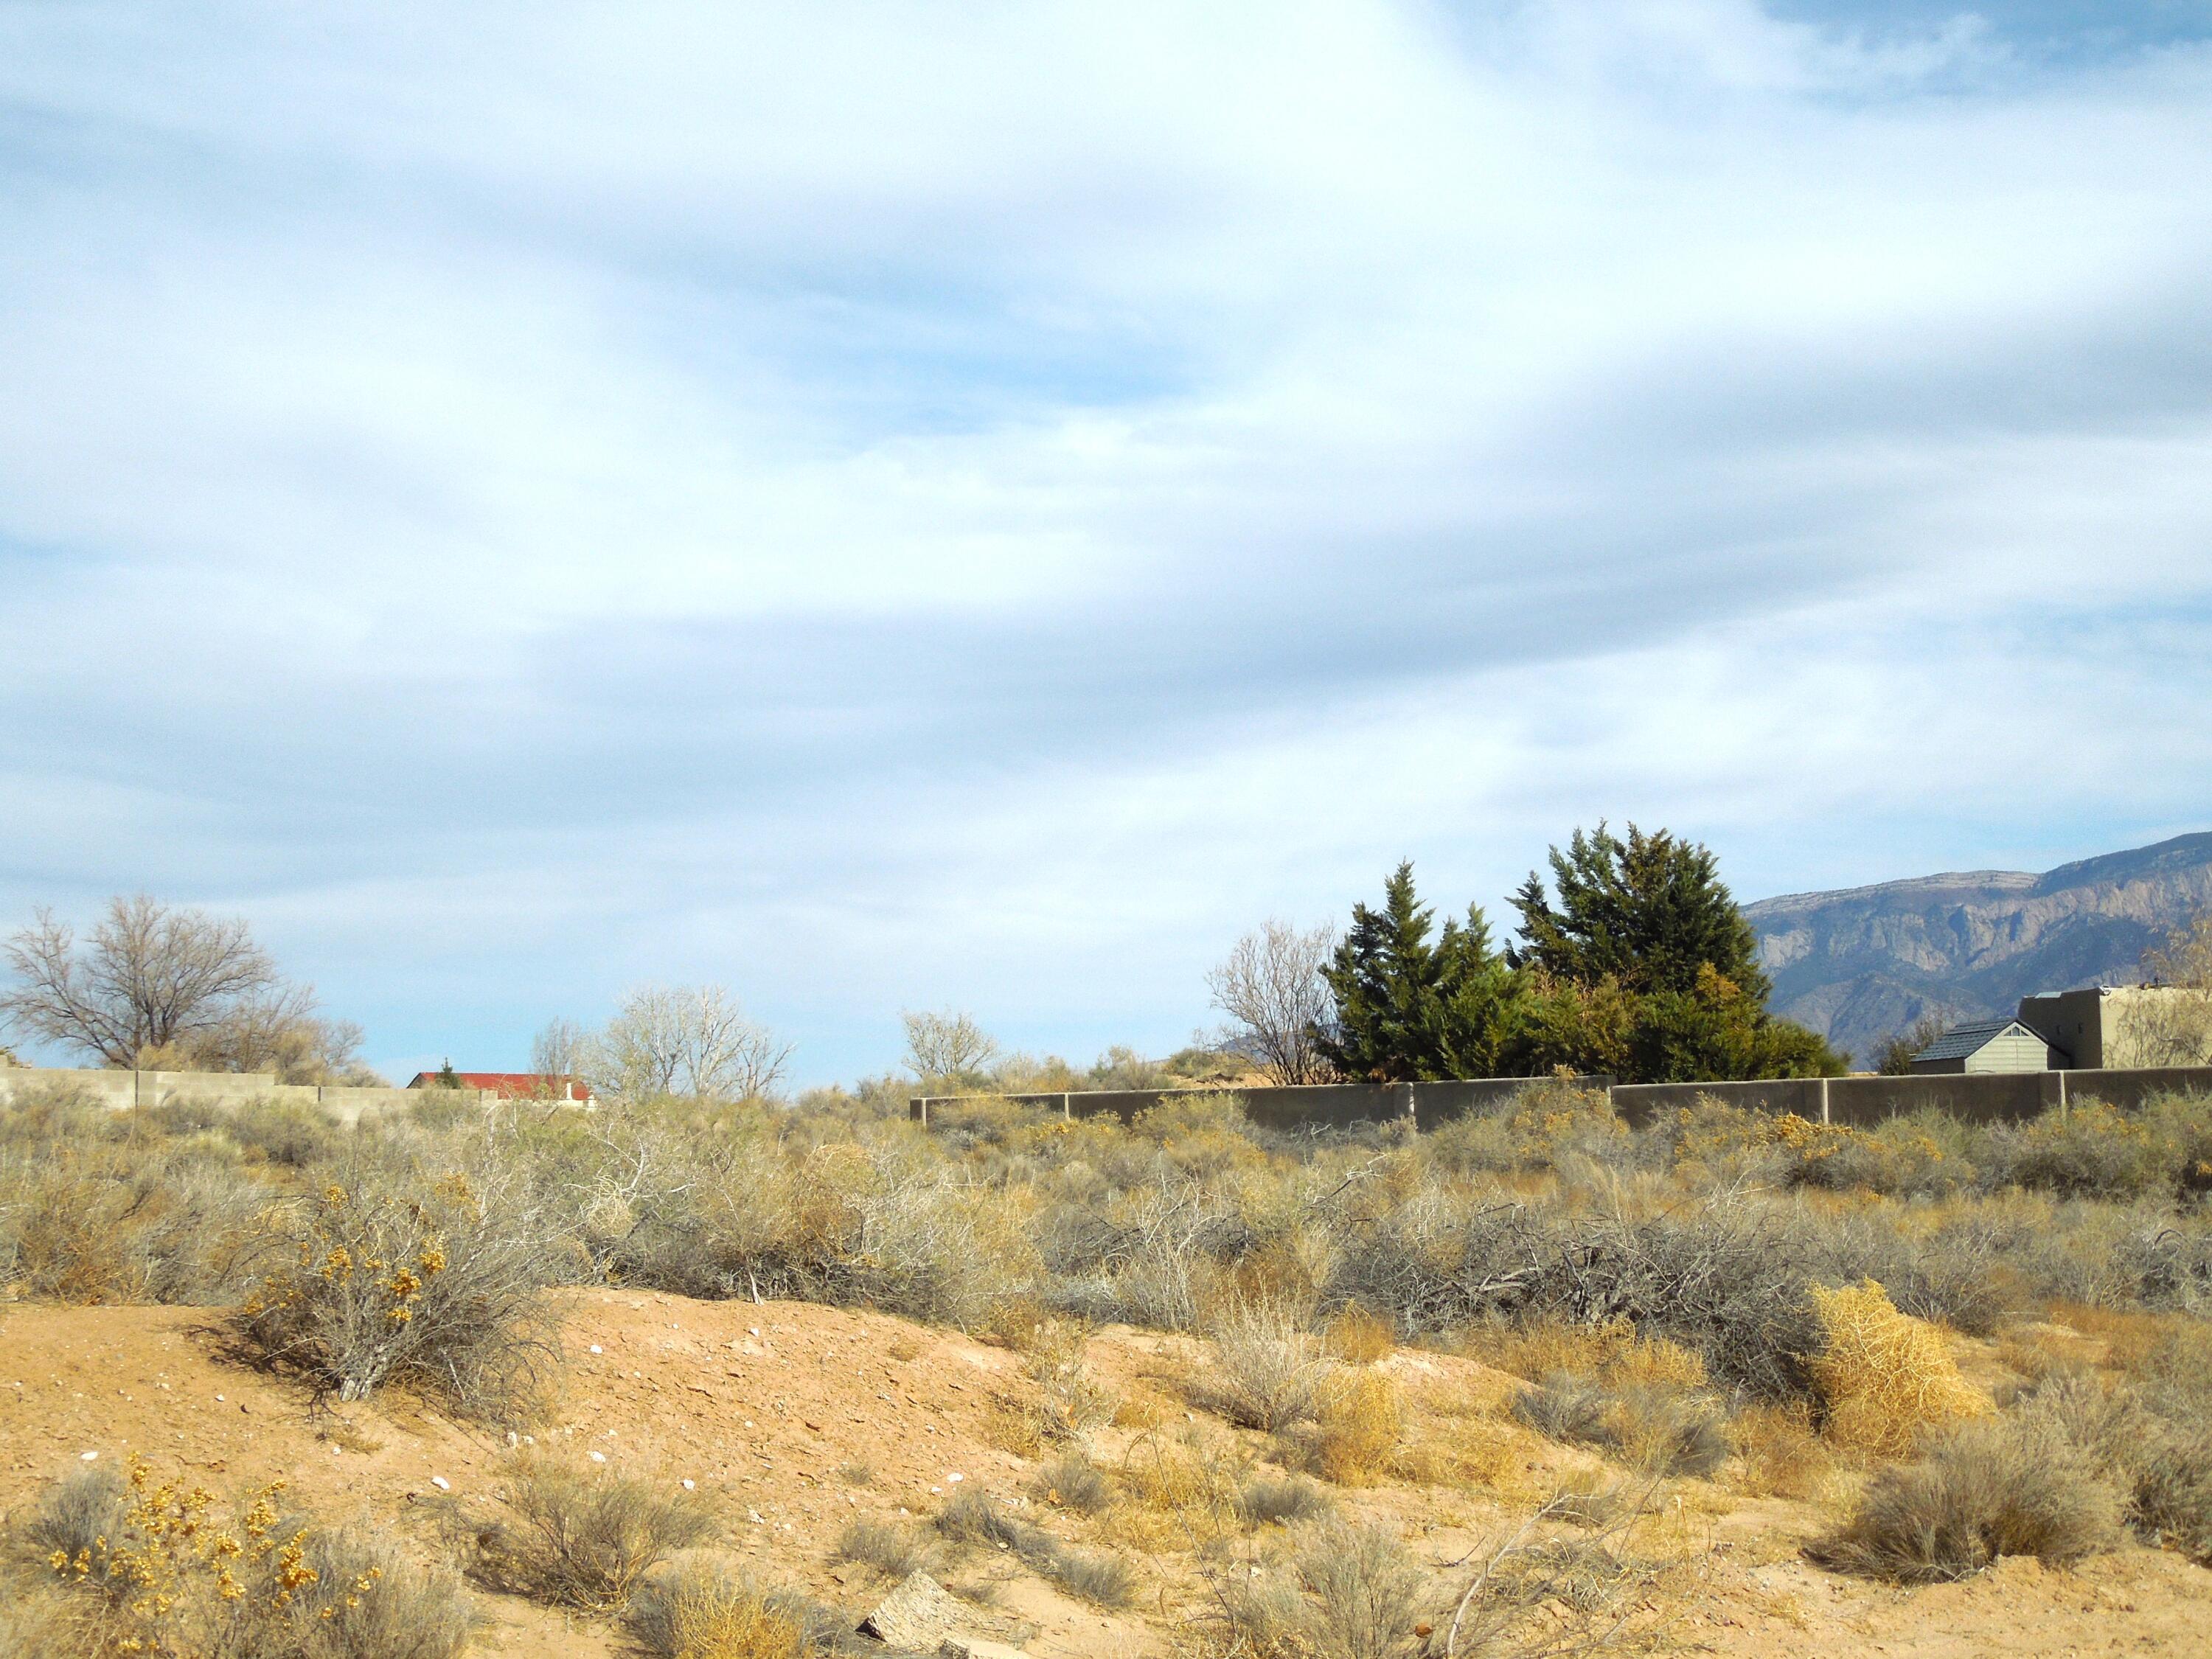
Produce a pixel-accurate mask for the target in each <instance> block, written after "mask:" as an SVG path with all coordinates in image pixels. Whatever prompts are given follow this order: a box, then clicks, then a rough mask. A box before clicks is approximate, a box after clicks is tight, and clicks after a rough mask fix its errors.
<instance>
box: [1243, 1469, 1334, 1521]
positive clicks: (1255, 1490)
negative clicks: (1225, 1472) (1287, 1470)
mask: <svg viewBox="0 0 2212 1659" xmlns="http://www.w3.org/2000/svg"><path fill="white" fill-rule="evenodd" d="M1335 1512H1336V1501H1335V1499H1334V1498H1331V1497H1330V1496H1329V1495H1328V1493H1327V1492H1324V1491H1322V1488H1321V1487H1320V1486H1317V1485H1316V1483H1314V1482H1313V1481H1311V1480H1305V1479H1304V1478H1303V1477H1301V1476H1298V1475H1295V1474H1294V1475H1290V1476H1287V1477H1285V1478H1283V1479H1280V1480H1278V1479H1276V1478H1274V1477H1273V1476H1271V1475H1264V1474H1262V1475H1255V1476H1254V1477H1253V1478H1252V1479H1251V1480H1247V1481H1246V1482H1245V1483H1244V1484H1243V1486H1241V1487H1239V1488H1238V1489H1237V1514H1238V1515H1239V1516H1242V1517H1243V1521H1244V1523H1245V1524H1246V1525H1247V1526H1252V1527H1263V1526H1266V1525H1267V1524H1268V1523H1270V1522H1273V1523H1275V1524H1277V1525H1281V1526H1290V1525H1292V1524H1295V1523H1297V1522H1302V1521H1319V1520H1322V1519H1325V1518H1327V1517H1328V1516H1332V1515H1334V1513H1335Z"/></svg>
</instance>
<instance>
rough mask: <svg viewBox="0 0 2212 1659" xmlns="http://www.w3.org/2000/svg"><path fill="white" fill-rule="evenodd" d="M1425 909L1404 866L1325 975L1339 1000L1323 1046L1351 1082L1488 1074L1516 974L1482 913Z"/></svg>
mask: <svg viewBox="0 0 2212 1659" xmlns="http://www.w3.org/2000/svg"><path fill="white" fill-rule="evenodd" d="M1435 927H1436V914H1435V912H1434V911H1433V910H1431V908H1429V907H1428V906H1426V905H1425V904H1423V903H1422V902H1420V898H1419V894H1418V893H1417V892H1416V891H1415V890H1414V887H1413V865H1412V863H1411V862H1410V861H1409V862H1407V863H1402V864H1401V865H1399V866H1398V868H1397V869H1396V871H1395V872H1393V873H1392V875H1391V877H1390V878H1389V881H1388V882H1387V883H1385V884H1384V886H1383V905H1382V908H1380V909H1370V908H1368V907H1367V906H1366V905H1364V904H1355V905H1354V906H1352V927H1351V930H1350V931H1349V932H1348V933H1346V936H1345V939H1344V943H1343V944H1342V945H1340V946H1338V948H1337V952H1336V956H1335V958H1334V961H1333V962H1332V963H1330V965H1329V966H1328V967H1327V968H1325V969H1322V978H1323V979H1324V980H1326V981H1328V987H1329V990H1330V992H1331V994H1333V995H1334V998H1335V1000H1336V1021H1335V1027H1336V1029H1335V1030H1334V1032H1333V1033H1332V1034H1330V1035H1328V1036H1325V1037H1324V1038H1323V1039H1322V1042H1321V1048H1322V1053H1323V1054H1326V1055H1327V1056H1328V1059H1329V1060H1330V1062H1331V1063H1332V1064H1333V1065H1334V1066H1336V1068H1337V1069H1338V1070H1339V1071H1340V1072H1342V1073H1344V1074H1345V1075H1346V1076H1347V1077H1352V1078H1358V1079H1361V1080H1363V1081H1365V1082H1370V1083H1416V1082H1424V1081H1428V1080H1431V1079H1437V1078H1449V1077H1470V1076H1474V1077H1480V1076H1487V1075H1490V1074H1491V1069H1492V1067H1493V1066H1495V1065H1496V1064H1497V1062H1498V1055H1499V1054H1500V1053H1501V1052H1502V1051H1503V1050H1504V1048H1505V1046H1506V1044H1507V1042H1508V1036H1507V1033H1508V1031H1509V1030H1510V1025H1511V1024H1512V1021H1513V1018H1514V1016H1515V1011H1516V1006H1517V1005H1516V994H1515V985H1514V981H1513V976H1512V973H1511V970H1510V969H1509V968H1508V966H1507V964H1506V963H1505V962H1504V959H1503V958H1502V957H1499V955H1498V952H1497V951H1496V950H1495V949H1494V948H1493V947H1492V944H1491V938H1490V924H1489V922H1488V921H1487V920H1486V919H1485V917H1484V916H1483V914H1482V911H1481V909H1480V907H1476V906H1470V907H1469V908H1468V913H1467V919H1466V920H1465V921H1446V922H1445V923H1444V925H1443V931H1442V932H1441V933H1437V937H1436V938H1435V940H1434V942H1433V943H1432V942H1431V937H1430V936H1431V933H1432V932H1434V931H1435Z"/></svg>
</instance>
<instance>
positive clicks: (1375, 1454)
mask: <svg viewBox="0 0 2212 1659" xmlns="http://www.w3.org/2000/svg"><path fill="white" fill-rule="evenodd" d="M1405 1427H1406V1413H1405V1406H1404V1402H1403V1401H1401V1399H1400V1397H1399V1392H1398V1385H1397V1384H1396V1383H1393V1382H1392V1381H1391V1380H1390V1378H1389V1376H1385V1375H1384V1374H1383V1373H1382V1372H1381V1371H1376V1370H1363V1371H1361V1372H1360V1373H1359V1374H1358V1375H1357V1376H1353V1377H1352V1378H1351V1380H1350V1381H1348V1382H1346V1383H1341V1384H1340V1386H1338V1387H1335V1388H1333V1389H1330V1390H1329V1391H1328V1395H1327V1397H1326V1399H1325V1400H1324V1401H1323V1402H1322V1408H1321V1413H1320V1416H1319V1419H1318V1420H1317V1421H1316V1423H1315V1424H1314V1425H1313V1429H1312V1431H1311V1434H1310V1437H1309V1438H1308V1439H1307V1441H1306V1444H1305V1447H1304V1450H1305V1454H1306V1457H1307V1460H1308V1462H1309V1464H1310V1467H1311V1468H1312V1469H1313V1470H1314V1472H1315V1473H1316V1474H1319V1475H1321V1476H1322V1478H1323V1479H1324V1480H1333V1481H1334V1482H1335V1483H1336V1484H1337V1485H1338V1486H1373V1485H1374V1484H1375V1483H1376V1481H1378V1480H1381V1479H1382V1478H1383V1475H1384V1474H1386V1473H1388V1471H1389V1468H1390V1457H1391V1454H1392V1453H1393V1452H1395V1450H1396V1449H1397V1447H1398V1442H1399V1439H1400V1437H1401V1436H1402V1435H1403V1434H1404V1432H1405Z"/></svg>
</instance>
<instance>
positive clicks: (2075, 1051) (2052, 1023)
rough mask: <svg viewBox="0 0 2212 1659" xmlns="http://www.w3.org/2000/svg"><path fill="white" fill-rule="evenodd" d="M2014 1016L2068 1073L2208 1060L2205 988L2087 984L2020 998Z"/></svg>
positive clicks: (2211, 1025) (2209, 1015)
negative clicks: (2054, 1053)
mask: <svg viewBox="0 0 2212 1659" xmlns="http://www.w3.org/2000/svg"><path fill="white" fill-rule="evenodd" d="M2020 1018H2021V1020H2022V1022H2024V1023H2025V1024H2027V1025H2030V1026H2032V1027H2033V1028H2034V1029H2035V1030H2038V1031H2039V1032H2041V1033H2042V1034H2043V1035H2044V1036H2045V1037H2046V1038H2048V1039H2049V1040H2050V1042H2051V1047H2052V1048H2056V1049H2057V1050H2058V1051H2059V1052H2060V1053H2061V1054H2063V1055H2065V1056H2066V1057H2065V1058H2064V1059H2063V1060H2057V1061H2056V1062H2054V1063H2055V1064H2056V1065H2057V1066H2062V1067H2067V1068H2070V1069H2072V1070H2075V1071H2084V1072H2093V1071H2100V1070H2104V1069H2107V1068H2109V1069H2112V1070H2125V1069H2127V1068H2129V1067H2131V1066H2203V1065H2212V991H2205V990H2201V989H2198V988H2197V987H2191V986H2182V985H2092V986H2088V987H2085V988H2083V989H2081V990H2079V991H2044V992H2040V993H2039V994H2036V995H2034V996H2028V997H2022V998H2021V1000H2020Z"/></svg>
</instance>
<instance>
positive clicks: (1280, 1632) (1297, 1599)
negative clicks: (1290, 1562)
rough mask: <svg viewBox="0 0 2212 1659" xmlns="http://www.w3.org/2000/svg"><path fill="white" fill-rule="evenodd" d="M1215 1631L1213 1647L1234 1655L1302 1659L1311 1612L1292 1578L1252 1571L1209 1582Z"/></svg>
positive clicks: (1306, 1650)
mask: <svg viewBox="0 0 2212 1659" xmlns="http://www.w3.org/2000/svg"><path fill="white" fill-rule="evenodd" d="M1209 1588H1210V1589H1212V1599H1213V1605H1212V1608H1211V1609H1210V1611H1211V1613H1212V1616H1213V1621H1214V1624H1215V1626H1216V1630H1217V1632H1218V1641H1217V1644H1216V1645H1215V1647H1214V1649H1213V1650H1214V1651H1218V1652H1222V1653H1226V1654H1230V1655H1233V1656H1235V1659H1307V1656H1308V1655H1310V1653H1311V1652H1312V1651H1313V1649H1312V1647H1311V1645H1310V1643H1309V1642H1308V1641H1307V1639H1306V1632H1307V1631H1308V1629H1309V1627H1310V1626H1311V1624H1312V1622H1313V1617H1314V1615H1313V1612H1312V1609H1311V1607H1310V1604H1309V1603H1308V1602H1307V1601H1306V1598H1305V1596H1304V1594H1303V1593H1302V1591H1301V1588H1300V1586H1299V1584H1298V1583H1297V1581H1296V1580H1295V1579H1294V1578H1291V1577H1285V1576H1283V1575H1281V1574H1279V1573H1271V1572H1267V1571H1263V1570H1259V1569H1254V1570H1251V1571H1240V1572H1239V1573H1238V1574H1237V1575H1236V1576H1235V1577H1226V1576H1222V1575H1218V1574H1217V1575H1214V1576H1213V1577H1212V1578H1211V1580H1210V1581H1209Z"/></svg>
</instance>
